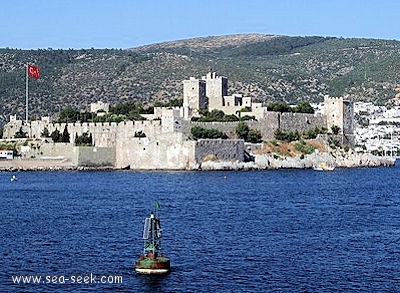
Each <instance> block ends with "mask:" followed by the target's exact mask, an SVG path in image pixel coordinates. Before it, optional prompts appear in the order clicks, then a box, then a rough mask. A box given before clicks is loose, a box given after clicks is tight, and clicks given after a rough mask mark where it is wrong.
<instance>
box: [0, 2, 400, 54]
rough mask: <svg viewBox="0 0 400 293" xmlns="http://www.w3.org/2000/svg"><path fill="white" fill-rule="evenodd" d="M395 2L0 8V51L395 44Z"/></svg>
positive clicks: (398, 36)
mask: <svg viewBox="0 0 400 293" xmlns="http://www.w3.org/2000/svg"><path fill="white" fill-rule="evenodd" d="M399 12H400V1H398V0H244V1H239V0H226V1H225V0H224V1H221V0H181V1H179V0H153V1H151V0H147V1H142V0H108V1H107V0H0V48H18V49H48V48H52V49H68V48H72V49H81V48H95V49H101V48H109V49H111V48H122V49H127V48H133V47H138V46H141V45H147V44H154V43H160V42H165V41H174V40H181V39H187V38H195V37H207V36H221V35H231V34H242V33H261V34H273V35H287V36H332V37H344V38H353V37H354V38H374V39H395V40H400V29H399V27H400V25H399Z"/></svg>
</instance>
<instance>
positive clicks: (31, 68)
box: [28, 64, 40, 78]
mask: <svg viewBox="0 0 400 293" xmlns="http://www.w3.org/2000/svg"><path fill="white" fill-rule="evenodd" d="M39 75H40V71H39V67H37V66H35V65H31V64H28V76H29V77H33V78H39Z"/></svg>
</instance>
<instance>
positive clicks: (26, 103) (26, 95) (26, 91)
mask: <svg viewBox="0 0 400 293" xmlns="http://www.w3.org/2000/svg"><path fill="white" fill-rule="evenodd" d="M28 80H29V78H28V64H26V85H25V107H26V109H25V121H26V124H27V125H28Z"/></svg>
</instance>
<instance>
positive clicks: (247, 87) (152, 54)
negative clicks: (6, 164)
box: [0, 34, 400, 122]
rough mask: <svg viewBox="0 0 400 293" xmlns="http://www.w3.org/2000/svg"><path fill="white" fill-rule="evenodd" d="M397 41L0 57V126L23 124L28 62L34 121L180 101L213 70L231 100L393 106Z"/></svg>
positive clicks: (270, 40) (205, 41)
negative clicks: (92, 108)
mask: <svg viewBox="0 0 400 293" xmlns="http://www.w3.org/2000/svg"><path fill="white" fill-rule="evenodd" d="M399 51H400V42H399V41H394V40H375V39H344V38H330V37H316V36H313V37H287V36H272V35H262V34H245V35H232V36H217V37H205V38H194V39H188V40H179V41H174V42H165V43H160V44H153V45H148V46H142V47H137V48H131V49H127V50H122V49H82V50H72V49H70V50H53V49H51V48H49V49H42V50H19V49H10V48H5V49H0V99H1V104H2V107H1V108H0V121H1V120H2V121H3V122H4V121H7V120H8V117H9V115H11V114H17V115H18V116H19V117H20V118H23V117H24V111H25V69H24V65H25V64H26V63H34V64H37V65H38V66H39V67H40V70H41V77H40V79H38V80H35V79H30V81H29V88H30V107H29V108H30V114H31V115H32V118H34V117H35V116H36V117H37V118H38V117H40V116H43V115H49V114H54V113H58V112H59V111H60V109H63V108H64V107H65V106H67V105H69V106H72V107H74V108H77V109H80V110H88V109H89V105H90V103H91V102H95V101H98V100H102V101H103V102H109V103H110V104H111V105H115V104H119V103H123V102H126V101H135V102H139V101H140V102H144V103H147V102H151V101H156V100H160V101H166V100H170V99H175V98H180V97H181V95H182V80H183V79H187V78H188V77H190V76H195V77H200V76H202V75H204V74H205V73H206V72H208V71H209V70H210V68H212V69H214V70H216V71H217V72H218V73H219V74H220V75H224V76H227V77H228V78H229V91H230V93H233V92H235V93H242V94H244V95H248V96H252V97H254V98H257V99H258V100H260V101H272V100H284V101H287V102H289V103H297V102H298V101H310V102H314V101H315V102H320V101H322V100H323V96H324V95H325V94H329V95H332V96H341V95H346V94H348V95H350V97H351V98H353V100H355V101H371V102H374V103H376V104H391V103H394V101H395V100H394V97H395V95H396V93H397V92H396V89H398V86H399V84H400V70H399V69H400V55H399Z"/></svg>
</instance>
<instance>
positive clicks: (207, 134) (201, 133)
mask: <svg viewBox="0 0 400 293" xmlns="http://www.w3.org/2000/svg"><path fill="white" fill-rule="evenodd" d="M190 132H191V134H192V136H193V138H194V139H200V138H210V139H217V138H223V139H226V138H227V135H226V134H225V133H223V132H222V131H220V130H218V129H206V128H204V127H201V126H197V125H196V126H193V127H192V128H191V130H190Z"/></svg>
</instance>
